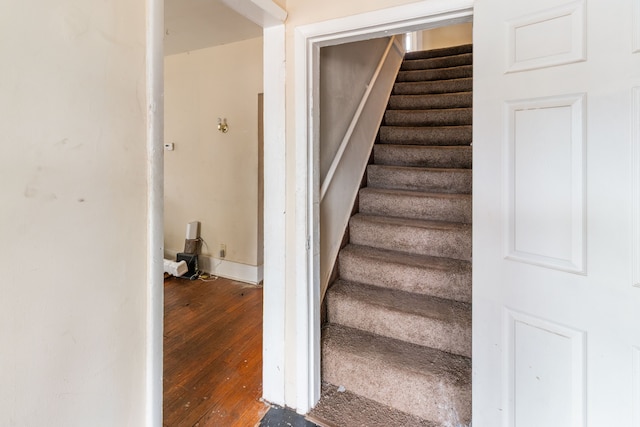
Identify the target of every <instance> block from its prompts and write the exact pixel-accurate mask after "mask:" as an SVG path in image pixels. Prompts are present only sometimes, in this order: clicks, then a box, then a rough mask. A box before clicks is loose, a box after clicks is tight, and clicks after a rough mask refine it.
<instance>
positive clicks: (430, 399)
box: [322, 343, 471, 427]
mask: <svg viewBox="0 0 640 427" xmlns="http://www.w3.org/2000/svg"><path fill="white" fill-rule="evenodd" d="M322 377H323V379H324V380H325V381H327V382H329V383H332V384H340V385H342V386H344V387H345V388H346V389H348V390H350V391H353V392H355V393H357V394H359V395H361V396H364V397H367V398H369V399H371V400H375V401H377V402H380V403H382V404H386V405H389V404H391V405H393V406H394V407H395V408H397V409H399V410H401V411H404V412H407V413H409V414H412V415H416V416H418V417H421V418H424V419H428V420H432V421H435V422H437V423H441V424H442V425H443V426H455V427H458V426H460V425H467V423H468V422H469V421H470V420H471V386H470V385H467V384H464V385H456V384H452V383H446V382H443V381H442V380H441V379H440V378H438V377H429V376H426V375H417V374H416V372H414V371H412V370H411V369H407V370H402V369H399V368H397V367H395V366H391V365H386V366H381V367H378V368H377V369H375V370H373V369H370V366H369V364H368V361H367V360H366V359H364V358H362V357H359V355H357V354H352V353H349V352H346V351H341V350H340V349H337V348H334V347H333V346H332V345H331V344H330V343H328V344H327V343H325V345H323V350H322Z"/></svg>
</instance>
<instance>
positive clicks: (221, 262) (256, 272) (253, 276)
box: [164, 249, 264, 285]
mask: <svg viewBox="0 0 640 427" xmlns="http://www.w3.org/2000/svg"><path fill="white" fill-rule="evenodd" d="M177 254H178V252H177V251H172V250H169V249H165V250H164V257H165V258H166V259H171V260H174V259H176V255H177ZM198 266H199V267H200V270H202V271H204V272H205V273H209V274H213V275H214V276H220V277H224V278H226V279H231V280H238V281H240V282H245V283H252V284H255V285H257V284H259V283H260V282H262V279H263V277H264V267H263V266H262V265H257V266H256V265H247V264H242V263H239V262H233V261H228V260H226V259H219V258H214V257H212V256H208V255H198Z"/></svg>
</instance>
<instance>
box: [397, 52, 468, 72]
mask: <svg viewBox="0 0 640 427" xmlns="http://www.w3.org/2000/svg"><path fill="white" fill-rule="evenodd" d="M472 64H473V54H472V53H463V54H460V55H453V56H444V57H441V58H430V59H405V60H404V61H403V62H402V65H401V66H400V70H401V71H408V70H426V69H430V68H449V67H459V66H461V65H472Z"/></svg>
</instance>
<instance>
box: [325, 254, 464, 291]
mask: <svg viewBox="0 0 640 427" xmlns="http://www.w3.org/2000/svg"><path fill="white" fill-rule="evenodd" d="M338 266H339V270H340V277H341V278H342V279H344V280H348V281H351V282H356V283H368V284H371V285H374V286H379V287H385V288H390V289H397V290H401V291H406V292H414V293H417V294H422V295H431V296H434V297H438V298H444V299H451V300H454V301H461V302H467V303H470V302H471V268H470V267H469V268H461V269H457V270H451V269H438V268H426V267H419V266H413V265H407V264H399V263H393V262H389V261H386V260H381V259H378V258H368V257H366V256H358V255H356V254H352V253H349V252H346V251H343V252H341V253H340V261H339V264H338Z"/></svg>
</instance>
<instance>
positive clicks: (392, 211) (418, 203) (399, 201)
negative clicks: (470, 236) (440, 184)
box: [359, 191, 471, 223]
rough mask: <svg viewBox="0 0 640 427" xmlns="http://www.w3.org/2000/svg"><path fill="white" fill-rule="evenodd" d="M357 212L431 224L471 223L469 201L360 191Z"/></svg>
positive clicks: (467, 199)
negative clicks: (440, 222)
mask: <svg viewBox="0 0 640 427" xmlns="http://www.w3.org/2000/svg"><path fill="white" fill-rule="evenodd" d="M359 200H360V204H359V210H360V212H361V213H366V214H372V215H387V216H395V217H400V218H415V219H429V220H434V221H452V222H462V223H470V222H471V199H470V198H464V199H461V198H447V197H426V196H413V197H412V196H408V195H404V194H390V193H384V194H380V193H372V192H366V191H361V192H360V199H359Z"/></svg>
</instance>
